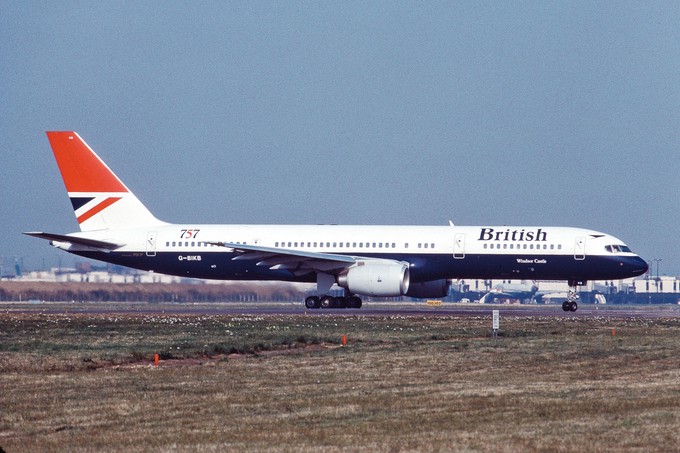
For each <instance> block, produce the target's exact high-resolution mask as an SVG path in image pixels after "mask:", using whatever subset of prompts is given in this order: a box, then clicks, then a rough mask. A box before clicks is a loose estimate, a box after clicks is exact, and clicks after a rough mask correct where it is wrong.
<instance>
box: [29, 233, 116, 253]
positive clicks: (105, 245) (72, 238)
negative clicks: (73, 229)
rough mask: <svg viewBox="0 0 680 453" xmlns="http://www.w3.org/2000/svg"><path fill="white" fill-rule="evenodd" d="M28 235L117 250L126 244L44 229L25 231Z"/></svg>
mask: <svg viewBox="0 0 680 453" xmlns="http://www.w3.org/2000/svg"><path fill="white" fill-rule="evenodd" d="M24 234H26V235H28V236H33V237H36V238H41V239H47V240H48V241H57V242H69V243H71V244H74V245H83V246H85V247H92V248H95V249H104V250H115V249H117V248H120V247H122V246H124V245H125V244H117V243H115V242H107V241H100V240H98V239H88V238H83V237H78V236H68V235H65V234H54V233H43V232H42V231H29V232H26V233H24Z"/></svg>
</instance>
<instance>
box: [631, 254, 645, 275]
mask: <svg viewBox="0 0 680 453" xmlns="http://www.w3.org/2000/svg"><path fill="white" fill-rule="evenodd" d="M629 265H630V267H631V271H632V272H633V274H634V275H635V276H636V277H637V276H638V275H642V274H644V273H646V272H647V270H648V269H649V265H648V264H647V261H645V260H643V259H642V258H640V257H639V256H635V257H633V258H631V260H630V262H629Z"/></svg>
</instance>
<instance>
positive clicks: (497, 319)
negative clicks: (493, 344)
mask: <svg viewBox="0 0 680 453" xmlns="http://www.w3.org/2000/svg"><path fill="white" fill-rule="evenodd" d="M491 318H492V324H493V338H494V340H495V339H496V338H498V329H499V327H500V324H501V314H500V312H499V311H498V310H493V311H492V317H491Z"/></svg>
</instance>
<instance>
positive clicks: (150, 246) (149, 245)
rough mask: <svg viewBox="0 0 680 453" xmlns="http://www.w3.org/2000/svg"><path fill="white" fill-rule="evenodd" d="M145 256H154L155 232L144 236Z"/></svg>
mask: <svg viewBox="0 0 680 453" xmlns="http://www.w3.org/2000/svg"><path fill="white" fill-rule="evenodd" d="M146 256H156V232H155V231H149V232H148V233H147V234H146Z"/></svg>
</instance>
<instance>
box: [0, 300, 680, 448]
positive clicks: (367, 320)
mask: <svg viewBox="0 0 680 453" xmlns="http://www.w3.org/2000/svg"><path fill="white" fill-rule="evenodd" d="M511 313H512V314H511V315H506V314H505V313H504V311H503V309H501V330H500V337H499V338H498V339H497V340H494V339H493V338H492V337H491V312H490V310H489V316H484V317H481V316H478V317H454V316H444V317H431V316H409V317H403V316H340V315H338V316H335V315H325V316H318V315H315V316H305V315H302V314H296V315H286V316H283V315H267V316H258V315H242V316H226V315H172V314H166V315H163V314H159V315H151V314H138V313H126V314H100V315H94V314H82V313H80V314H72V313H62V314H41V313H39V312H35V313H24V314H17V313H9V312H0V447H2V449H4V450H5V451H6V452H7V453H12V452H20V451H21V452H23V451H64V450H68V451H126V452H127V451H320V450H322V451H381V452H392V451H394V452H397V451H399V452H401V451H679V450H680V320H679V319H676V318H658V319H643V318H632V319H629V318H616V317H614V318H600V317H594V318H572V317H547V316H546V317H542V316H535V317H525V316H521V311H518V310H512V312H511ZM343 335H346V337H347V346H346V347H344V348H343V347H342V346H341V339H342V336H343ZM154 354H159V355H160V358H161V360H160V363H159V366H158V367H156V366H154V365H153V356H154Z"/></svg>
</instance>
